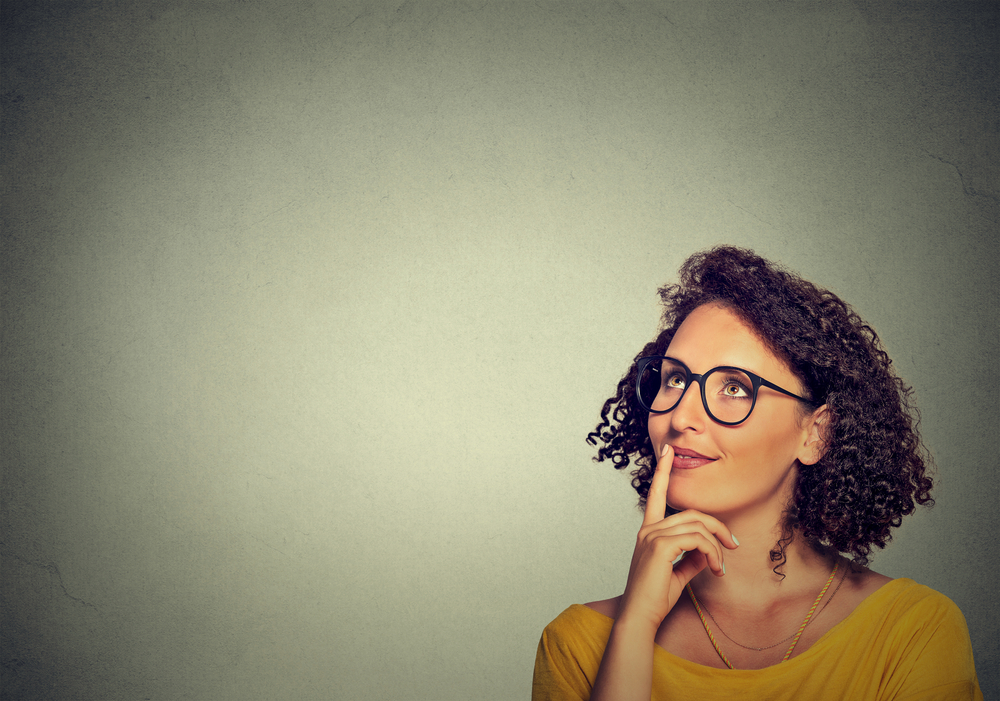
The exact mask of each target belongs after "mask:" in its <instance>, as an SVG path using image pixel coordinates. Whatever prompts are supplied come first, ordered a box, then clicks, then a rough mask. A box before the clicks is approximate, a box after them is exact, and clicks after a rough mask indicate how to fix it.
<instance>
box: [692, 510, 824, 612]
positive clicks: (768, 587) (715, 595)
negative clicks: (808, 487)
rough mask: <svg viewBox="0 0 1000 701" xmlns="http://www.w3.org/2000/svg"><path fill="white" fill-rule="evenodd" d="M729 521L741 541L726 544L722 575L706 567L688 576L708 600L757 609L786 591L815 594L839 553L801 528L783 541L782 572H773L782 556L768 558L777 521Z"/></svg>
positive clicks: (774, 545)
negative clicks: (813, 541)
mask: <svg viewBox="0 0 1000 701" xmlns="http://www.w3.org/2000/svg"><path fill="white" fill-rule="evenodd" d="M724 522H725V523H726V524H727V525H730V522H728V521H724ZM732 524H733V525H730V528H731V529H732V532H733V533H734V534H735V535H736V537H737V538H738V539H739V543H740V546H739V547H738V548H736V549H735V550H726V552H725V563H726V574H725V576H722V577H718V576H716V575H714V574H713V573H712V572H711V571H710V570H708V569H705V570H703V571H702V572H701V573H699V574H698V575H697V576H696V577H695V578H694V579H693V580H692V581H691V586H692V587H693V588H694V590H695V592H696V593H697V594H698V597H699V598H701V599H704V600H705V601H707V602H708V604H709V606H711V604H712V602H713V601H716V602H726V603H727V604H729V605H735V606H741V607H742V606H747V607H752V608H755V609H757V610H760V609H761V608H764V609H766V608H768V607H770V606H771V605H780V604H781V603H782V602H783V601H785V600H787V599H788V598H789V597H797V596H808V595H809V593H810V592H812V596H815V591H814V590H818V589H819V588H820V587H822V585H823V583H824V582H825V581H826V579H827V578H828V577H829V576H830V571H831V569H832V567H833V565H834V562H836V560H837V558H838V554H837V553H836V552H833V551H832V550H831V549H827V548H822V549H819V550H817V549H814V548H813V547H811V546H810V545H809V544H808V543H806V541H805V539H804V538H802V536H801V535H800V534H798V533H793V537H792V540H791V541H790V542H788V543H787V544H786V545H785V549H784V557H785V562H784V564H782V565H781V567H780V569H779V572H780V573H781V574H777V573H775V571H774V568H775V567H776V566H777V565H778V564H779V563H780V562H781V561H780V560H778V561H774V560H772V559H771V552H772V551H773V550H775V549H776V548H777V547H778V540H779V538H781V529H780V527H775V526H769V527H761V526H759V525H757V524H755V523H754V522H753V521H751V520H733V521H732ZM782 575H784V576H782Z"/></svg>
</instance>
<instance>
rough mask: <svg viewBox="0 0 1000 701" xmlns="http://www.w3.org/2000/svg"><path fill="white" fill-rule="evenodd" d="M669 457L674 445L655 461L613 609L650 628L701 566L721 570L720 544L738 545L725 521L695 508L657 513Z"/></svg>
mask: <svg viewBox="0 0 1000 701" xmlns="http://www.w3.org/2000/svg"><path fill="white" fill-rule="evenodd" d="M673 461H674V449H673V447H671V446H669V445H668V446H666V447H664V449H663V453H662V454H661V455H660V459H659V460H657V461H656V471H655V473H654V474H653V482H652V484H651V485H650V487H649V494H648V495H647V497H646V511H645V516H644V517H643V520H642V527H641V528H640V529H639V535H638V537H637V538H636V544H635V551H634V552H633V554H632V564H631V566H630V567H629V573H628V584H627V585H626V586H625V594H624V595H623V596H622V600H621V604H620V606H619V609H618V618H619V619H629V620H632V621H637V622H642V623H644V624H645V625H646V626H651V627H652V629H653V630H656V629H657V628H659V626H660V623H661V622H662V621H663V619H664V618H666V617H667V614H668V613H670V611H671V610H672V609H673V608H674V605H675V604H676V603H677V600H678V599H679V598H680V596H681V593H682V592H683V591H684V587H685V585H687V583H688V582H690V581H691V579H692V578H694V576H695V575H696V574H698V573H699V572H701V571H702V570H703V569H705V567H709V568H710V569H711V570H712V572H714V573H715V574H716V575H718V576H720V577H721V576H722V575H724V574H725V548H729V549H735V548H736V547H738V545H739V544H738V543H737V542H736V540H735V539H734V538H733V534H732V533H731V532H730V530H729V529H728V528H727V527H726V526H725V524H723V523H722V522H721V521H719V520H718V519H717V518H714V517H712V516H709V515H708V514H703V513H701V512H700V511H694V510H688V511H682V512H681V513H679V514H674V515H673V516H668V517H667V518H664V517H663V514H664V513H665V512H666V508H667V487H668V486H669V484H670V470H671V467H672V465H673ZM685 553H687V555H686V556H685V557H684V558H683V559H681V560H680V561H679V562H677V563H676V564H674V562H675V561H676V560H677V559H678V558H679V557H681V555H684V554H685Z"/></svg>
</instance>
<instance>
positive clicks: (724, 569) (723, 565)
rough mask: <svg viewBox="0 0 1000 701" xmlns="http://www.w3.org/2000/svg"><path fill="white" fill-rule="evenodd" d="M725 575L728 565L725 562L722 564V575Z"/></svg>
mask: <svg viewBox="0 0 1000 701" xmlns="http://www.w3.org/2000/svg"><path fill="white" fill-rule="evenodd" d="M725 573H726V563H725V562H723V563H722V574H725Z"/></svg>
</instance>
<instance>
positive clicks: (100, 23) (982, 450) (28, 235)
mask: <svg viewBox="0 0 1000 701" xmlns="http://www.w3.org/2000/svg"><path fill="white" fill-rule="evenodd" d="M2 12H3V17H2V18H3V42H2V43H3V48H2V51H3V54H2V64H3V65H2V70H3V74H2V94H3V119H2V129H3V142H2V147H3V154H2V158H3V170H2V178H3V180H2V197H3V199H2V231H3V252H2V257H3V270H2V275H3V281H2V282H3V297H2V304H3V337H2V339H3V366H2V367H3V380H2V381H3V405H2V407H3V408H2V412H3V413H2V416H3V444H2V445H3V452H2V461H3V483H2V484H3V504H2V518H3V522H2V524H3V525H2V546H0V548H2V550H0V553H2V556H3V569H2V579H3V587H4V588H3V618H2V631H0V632H2V638H3V654H2V659H3V668H2V674H3V677H2V688H3V695H4V697H5V698H11V699H42V698H45V699H50V698H51V699H56V698H58V699H77V698H79V699H98V698H102V699H246V698H262V699H263V698H268V699H302V698H306V699H325V698H336V699H362V698H393V699H469V698H477V699H515V698H526V697H527V695H528V693H529V687H530V679H531V665H532V662H533V659H534V653H535V645H536V643H537V640H538V636H539V634H540V632H541V629H542V627H543V626H544V625H545V624H546V623H547V622H548V621H549V620H551V619H552V618H553V617H555V616H556V615H557V614H558V613H559V612H560V611H561V610H562V609H563V608H564V607H565V606H567V605H568V604H570V603H573V602H582V601H588V600H591V599H596V598H603V597H607V596H612V595H615V594H617V593H620V592H621V589H622V587H623V586H624V582H625V575H626V571H627V566H628V560H629V557H630V553H631V545H632V542H633V538H634V532H635V529H636V528H637V527H638V524H639V513H638V512H637V511H636V510H635V509H634V497H633V493H632V492H631V489H630V488H629V486H628V478H627V476H625V475H621V474H618V473H615V472H614V471H613V470H612V469H611V468H609V467H606V466H604V465H595V464H593V463H591V462H590V457H591V452H590V450H589V448H588V446H587V445H586V444H585V443H584V441H583V438H584V436H585V434H586V433H587V432H588V431H589V430H590V429H591V428H592V427H593V426H594V424H595V423H596V420H597V415H598V410H599V408H600V405H601V403H602V401H603V400H604V398H605V397H606V396H607V395H608V394H610V392H611V391H612V390H613V388H614V385H615V383H616V382H617V379H618V377H619V376H620V374H621V373H622V372H623V371H624V369H625V368H626V365H627V363H628V360H629V359H630V358H631V357H632V355H633V354H634V353H635V352H636V351H637V350H638V349H639V348H640V347H641V345H642V344H643V343H644V342H645V341H646V340H647V339H648V338H649V337H651V335H652V334H653V332H654V331H655V328H656V324H657V321H658V318H657V317H658V310H657V306H656V294H655V290H656V287H657V286H658V285H660V284H663V283H664V282H666V281H668V280H671V279H672V278H673V276H674V273H675V271H676V269H677V266H678V265H679V264H680V262H681V261H682V260H683V259H684V258H685V257H686V256H687V255H689V254H690V253H691V252H693V251H695V250H699V249H702V248H705V247H707V246H709V245H712V244H715V243H719V242H731V243H735V244H738V245H745V246H750V247H752V248H754V249H756V250H757V251H758V252H760V253H761V254H763V255H766V256H769V257H773V258H776V259H779V260H782V261H784V262H785V263H787V264H788V265H789V266H791V267H792V268H794V269H796V270H798V271H799V272H801V273H802V274H803V275H804V276H806V277H807V278H810V279H812V280H814V281H816V282H817V283H819V284H821V285H824V286H827V287H829V288H831V289H832V290H834V291H835V292H837V293H838V294H840V295H841V296H842V297H844V298H845V299H847V300H848V301H849V302H851V303H852V304H853V305H854V306H855V307H856V308H857V309H858V311H859V312H860V313H861V314H862V316H864V317H865V318H866V319H867V320H869V321H870V322H871V323H872V324H873V325H874V326H875V328H876V329H877V330H878V331H879V333H880V335H881V336H882V338H883V340H884V342H885V344H886V346H887V348H888V350H889V352H890V354H891V355H892V356H893V358H894V359H895V361H896V364H897V365H898V368H899V371H900V373H901V374H902V375H903V376H904V377H906V378H907V379H908V380H909V381H910V382H911V383H912V384H913V385H914V387H915V390H916V392H917V397H918V401H919V404H920V406H921V407H922V411H923V423H922V426H923V431H924V434H925V437H926V440H927V442H928V443H929V445H930V446H931V448H932V450H933V453H934V455H935V458H936V461H937V463H938V466H939V472H938V478H939V483H938V487H937V490H936V493H935V496H936V497H937V499H938V504H937V506H936V507H935V508H934V509H933V510H930V511H922V512H920V513H918V514H917V515H915V516H913V517H912V518H910V519H909V521H907V522H906V523H905V525H904V527H903V528H902V529H901V530H900V531H899V532H898V535H897V538H896V540H895V541H894V543H893V544H892V545H891V546H890V548H889V549H887V550H886V551H885V552H884V553H882V554H880V555H879V556H878V557H877V558H876V560H875V562H874V565H873V566H874V568H875V569H878V570H880V571H882V572H884V573H886V574H889V575H891V576H907V577H912V578H914V579H917V580H918V581H921V582H923V583H925V584H928V585H930V586H932V587H934V588H936V589H938V590H940V591H942V592H944V593H945V594H947V595H948V596H950V597H951V598H952V599H953V600H955V601H956V603H958V604H959V606H961V607H962V609H963V611H964V612H965V614H966V617H967V618H968V621H969V625H970V630H971V635H972V639H973V644H974V647H975V653H976V656H977V663H978V668H979V674H980V679H981V681H982V684H983V688H984V691H985V692H986V695H987V698H994V699H996V698H1000V676H998V674H997V670H998V669H1000V652H998V643H997V640H998V629H1000V625H998V621H1000V610H998V607H997V603H996V597H995V578H996V576H997V575H998V574H1000V563H998V554H997V546H996V533H997V532H998V530H1000V523H998V518H997V509H996V505H997V503H998V501H1000V500H998V489H997V486H996V466H997V457H996V456H997V455H998V453H1000V450H998V441H997V437H996V434H997V425H998V423H997V415H998V400H997V394H998V393H997V389H998V382H997V376H996V361H997V357H998V350H1000V349H998V345H1000V332H998V318H997V308H998V282H997V269H998V253H1000V251H998V242H997V238H998V237H997V218H998V213H1000V204H998V187H997V167H998V163H1000V155H998V147H997V143H998V142H997V131H998V121H997V114H998V112H997V106H998V105H997V95H998V91H997V88H998V78H997V76H998V61H997V48H996V46H997V44H996V37H997V6H996V5H995V4H971V3H961V4H958V3H943V4H939V3H930V2H921V3H915V4H898V3H881V4H877V5H867V4H857V3H851V2H824V3H779V4H763V3H736V2H727V3H719V4H713V3H701V2H680V3H635V4H628V5H619V4H614V3H577V2H573V3H570V2H544V1H541V2H530V3H529V2H509V3H485V2H457V3H448V4H444V3H417V2H405V3H402V4H388V3H378V2H375V3H365V2H336V3H310V2H291V1H285V0H273V1H269V2H239V1H232V2H224V1H222V0H219V1H205V2H181V1H164V2H129V3H110V2H109V3H98V2H72V3H71V2H45V3H35V2H16V1H7V2H5V3H4V4H3V7H2Z"/></svg>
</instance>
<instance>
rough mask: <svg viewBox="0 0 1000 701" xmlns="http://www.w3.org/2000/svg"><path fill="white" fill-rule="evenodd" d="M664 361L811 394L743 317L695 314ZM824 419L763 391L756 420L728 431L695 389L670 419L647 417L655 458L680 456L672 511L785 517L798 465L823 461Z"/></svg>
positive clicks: (708, 310)
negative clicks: (739, 373) (670, 453)
mask: <svg viewBox="0 0 1000 701" xmlns="http://www.w3.org/2000/svg"><path fill="white" fill-rule="evenodd" d="M665 355H667V356H670V357H672V358H676V359H677V360H680V361H681V362H683V363H684V364H686V365H687V366H688V367H689V368H690V369H691V372H693V373H696V374H701V373H705V372H708V371H709V370H711V369H712V368H715V367H718V366H720V365H731V366H735V367H738V368H743V369H744V370H749V371H750V372H753V373H756V374H758V375H760V376H761V377H763V378H764V379H766V380H770V381H771V382H773V383H774V384H776V385H778V386H779V387H783V388H784V389H787V390H788V391H790V392H794V393H795V394H800V395H804V394H805V392H804V391H803V387H802V384H801V383H800V382H799V380H798V378H796V377H795V375H794V374H793V373H792V371H791V370H790V369H789V367H788V366H787V365H786V364H785V363H784V362H783V361H781V360H779V359H778V358H776V357H775V356H774V355H773V354H772V353H771V352H770V351H769V350H768V348H767V347H766V346H765V345H764V344H763V343H762V342H761V341H760V340H759V339H758V338H757V336H756V335H755V334H754V332H753V331H751V329H750V328H749V327H748V326H747V325H746V324H744V323H743V322H742V321H741V320H740V319H739V317H737V316H736V315H735V314H733V313H732V312H731V311H729V310H728V309H726V308H725V307H722V306H719V305H717V304H706V305H703V306H701V307H698V308H697V309H695V310H694V311H693V312H692V313H691V314H690V315H689V316H688V318H687V319H685V320H684V322H683V323H682V324H681V326H680V328H678V329H677V332H676V334H675V335H674V338H673V340H672V341H671V342H670V346H669V348H668V349H667V351H666V353H665ZM821 414H822V410H817V411H816V412H814V414H813V415H811V416H810V417H807V418H806V419H803V418H802V413H801V411H800V409H799V402H798V401H797V400H796V399H794V398H793V397H789V396H787V395H784V394H781V393H780V392H776V391H775V390H773V389H769V388H767V387H761V388H760V390H759V391H758V393H757V404H756V406H755V407H754V410H753V413H752V414H750V417H749V418H748V419H747V420H746V421H744V422H743V423H741V424H739V425H737V426H723V425H721V424H718V423H716V422H715V421H713V420H712V419H711V418H710V417H709V416H708V414H707V413H706V412H705V407H704V406H703V405H702V402H701V387H700V386H699V385H698V383H697V382H692V384H691V386H690V387H688V389H687V391H686V392H685V393H684V396H683V398H682V399H681V401H680V403H679V404H678V405H677V406H676V407H675V408H674V409H673V410H672V411H670V412H668V413H666V414H650V416H649V437H650V440H652V442H653V448H654V450H656V453H657V455H660V454H661V453H662V452H663V448H664V446H665V445H666V444H669V445H671V446H673V447H674V451H675V457H674V462H673V465H672V469H671V474H670V486H669V488H668V491H667V503H668V504H670V506H672V507H673V508H675V509H697V510H698V511H702V512H705V513H709V514H712V515H715V516H718V517H721V516H724V515H726V514H735V513H737V512H739V513H755V512H760V513H762V514H764V513H767V512H770V511H774V512H775V514H777V515H778V516H780V514H781V512H782V511H783V510H784V508H785V506H786V504H787V502H788V499H789V498H790V496H791V494H792V489H793V488H794V485H795V478H796V475H797V466H798V462H797V461H800V462H802V463H803V464H812V463H814V462H816V461H817V460H818V459H819V458H820V457H821V453H820V452H819V445H820V444H819V441H818V438H819V436H818V426H817V425H816V418H817V417H818V416H820V415H821ZM699 456H701V457H699ZM769 517H770V515H769Z"/></svg>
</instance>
